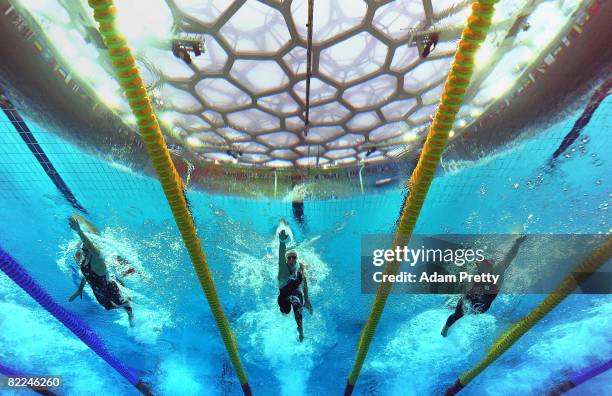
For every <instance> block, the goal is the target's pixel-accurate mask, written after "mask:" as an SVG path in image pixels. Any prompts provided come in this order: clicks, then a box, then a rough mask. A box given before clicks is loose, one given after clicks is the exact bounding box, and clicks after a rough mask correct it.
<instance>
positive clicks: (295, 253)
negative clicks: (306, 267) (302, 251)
mask: <svg viewBox="0 0 612 396" xmlns="http://www.w3.org/2000/svg"><path fill="white" fill-rule="evenodd" d="M290 254H294V255H295V257H297V256H298V254H297V252H296V251H295V250H293V249H291V250H287V253H285V259H287V257H288V256H289V255H290Z"/></svg>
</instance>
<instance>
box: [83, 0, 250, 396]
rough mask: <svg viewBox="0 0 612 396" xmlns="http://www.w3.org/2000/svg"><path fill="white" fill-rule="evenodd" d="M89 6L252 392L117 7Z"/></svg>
mask: <svg viewBox="0 0 612 396" xmlns="http://www.w3.org/2000/svg"><path fill="white" fill-rule="evenodd" d="M89 6H90V7H91V8H92V9H93V10H94V19H95V20H96V22H98V23H99V31H100V34H101V35H102V37H103V38H104V43H105V44H106V46H107V47H108V52H109V54H110V58H111V60H112V64H113V68H114V69H115V72H116V74H117V77H118V78H119V82H120V84H121V87H122V88H123V89H124V91H125V94H126V96H127V99H128V102H129V104H130V108H131V109H132V112H133V113H134V116H135V117H136V120H137V124H138V128H139V129H140V133H141V135H142V139H143V141H144V143H145V145H146V147H147V151H148V153H149V157H150V158H151V161H152V163H153V167H154V168H155V171H156V172H157V175H158V177H159V181H160V183H161V185H162V188H163V190H164V193H165V195H166V198H167V199H168V204H169V205H170V209H171V210H172V215H173V216H174V219H175V221H176V225H177V226H178V229H179V231H180V233H181V236H182V238H183V242H184V243H185V247H186V248H187V251H188V252H189V256H190V257H191V261H192V263H193V267H194V269H195V272H196V274H197V275H198V278H199V280H200V285H202V290H204V294H205V295H206V298H207V299H208V304H209V305H210V309H211V311H212V313H213V316H214V318H215V321H216V323H217V326H218V328H219V332H220V333H221V337H222V338H223V343H224V344H225V348H226V349H227V352H228V354H229V356H230V360H231V362H232V365H233V367H234V370H235V371H236V375H237V376H238V378H239V379H240V384H241V385H242V389H243V391H244V393H245V394H246V395H250V394H251V389H250V387H249V383H248V379H247V376H246V372H245V370H244V367H243V366H242V362H241V361H240V356H239V354H238V345H237V343H236V340H235V339H234V335H233V334H232V330H231V327H230V324H229V322H228V320H227V318H226V317H225V314H224V313H223V308H222V307H221V302H220V301H219V296H218V295H217V291H216V289H215V284H214V281H213V278H212V275H211V273H210V269H209V268H208V263H207V261H206V256H205V255H204V251H203V250H202V245H201V242H200V239H199V237H198V235H197V232H196V229H195V226H194V223H193V218H192V217H191V213H190V212H189V209H188V207H187V203H186V200H185V196H184V194H183V182H182V180H181V178H180V176H179V174H178V172H177V171H176V168H175V167H174V164H173V163H172V160H171V159H170V153H169V152H168V147H167V146H166V141H165V140H164V136H163V134H162V132H161V130H160V127H159V123H158V121H157V117H156V116H155V113H154V112H153V107H152V106H151V101H150V99H149V96H148V94H147V91H146V89H145V87H144V85H143V81H142V78H141V77H140V73H139V71H138V68H137V67H136V62H135V60H134V57H133V56H132V53H131V51H130V48H129V47H128V46H127V42H126V40H125V38H124V37H123V36H122V35H121V34H120V33H119V31H118V29H117V26H116V23H115V14H116V8H115V6H114V4H113V1H112V0H89Z"/></svg>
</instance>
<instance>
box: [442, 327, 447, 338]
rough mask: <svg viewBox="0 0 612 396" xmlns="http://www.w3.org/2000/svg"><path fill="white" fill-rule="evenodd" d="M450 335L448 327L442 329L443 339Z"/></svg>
mask: <svg viewBox="0 0 612 396" xmlns="http://www.w3.org/2000/svg"><path fill="white" fill-rule="evenodd" d="M447 335H448V326H447V325H444V327H443V328H442V337H446V336H447Z"/></svg>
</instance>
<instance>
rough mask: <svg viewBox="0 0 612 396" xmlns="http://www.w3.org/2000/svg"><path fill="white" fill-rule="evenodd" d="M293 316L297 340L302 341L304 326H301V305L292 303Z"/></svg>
mask: <svg viewBox="0 0 612 396" xmlns="http://www.w3.org/2000/svg"><path fill="white" fill-rule="evenodd" d="M293 316H294V317H295V323H296V324H297V330H298V336H299V338H298V339H299V341H300V342H302V341H304V328H303V327H302V306H301V305H299V306H298V305H297V304H295V305H293Z"/></svg>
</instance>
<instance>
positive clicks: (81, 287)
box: [68, 278, 86, 302]
mask: <svg viewBox="0 0 612 396" xmlns="http://www.w3.org/2000/svg"><path fill="white" fill-rule="evenodd" d="M85 282H86V280H85V278H83V279H81V284H80V285H79V288H78V289H77V291H75V292H74V294H73V295H72V296H70V298H69V299H68V302H72V301H74V300H75V299H76V298H77V297H79V296H80V297H81V298H83V288H84V287H85Z"/></svg>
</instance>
